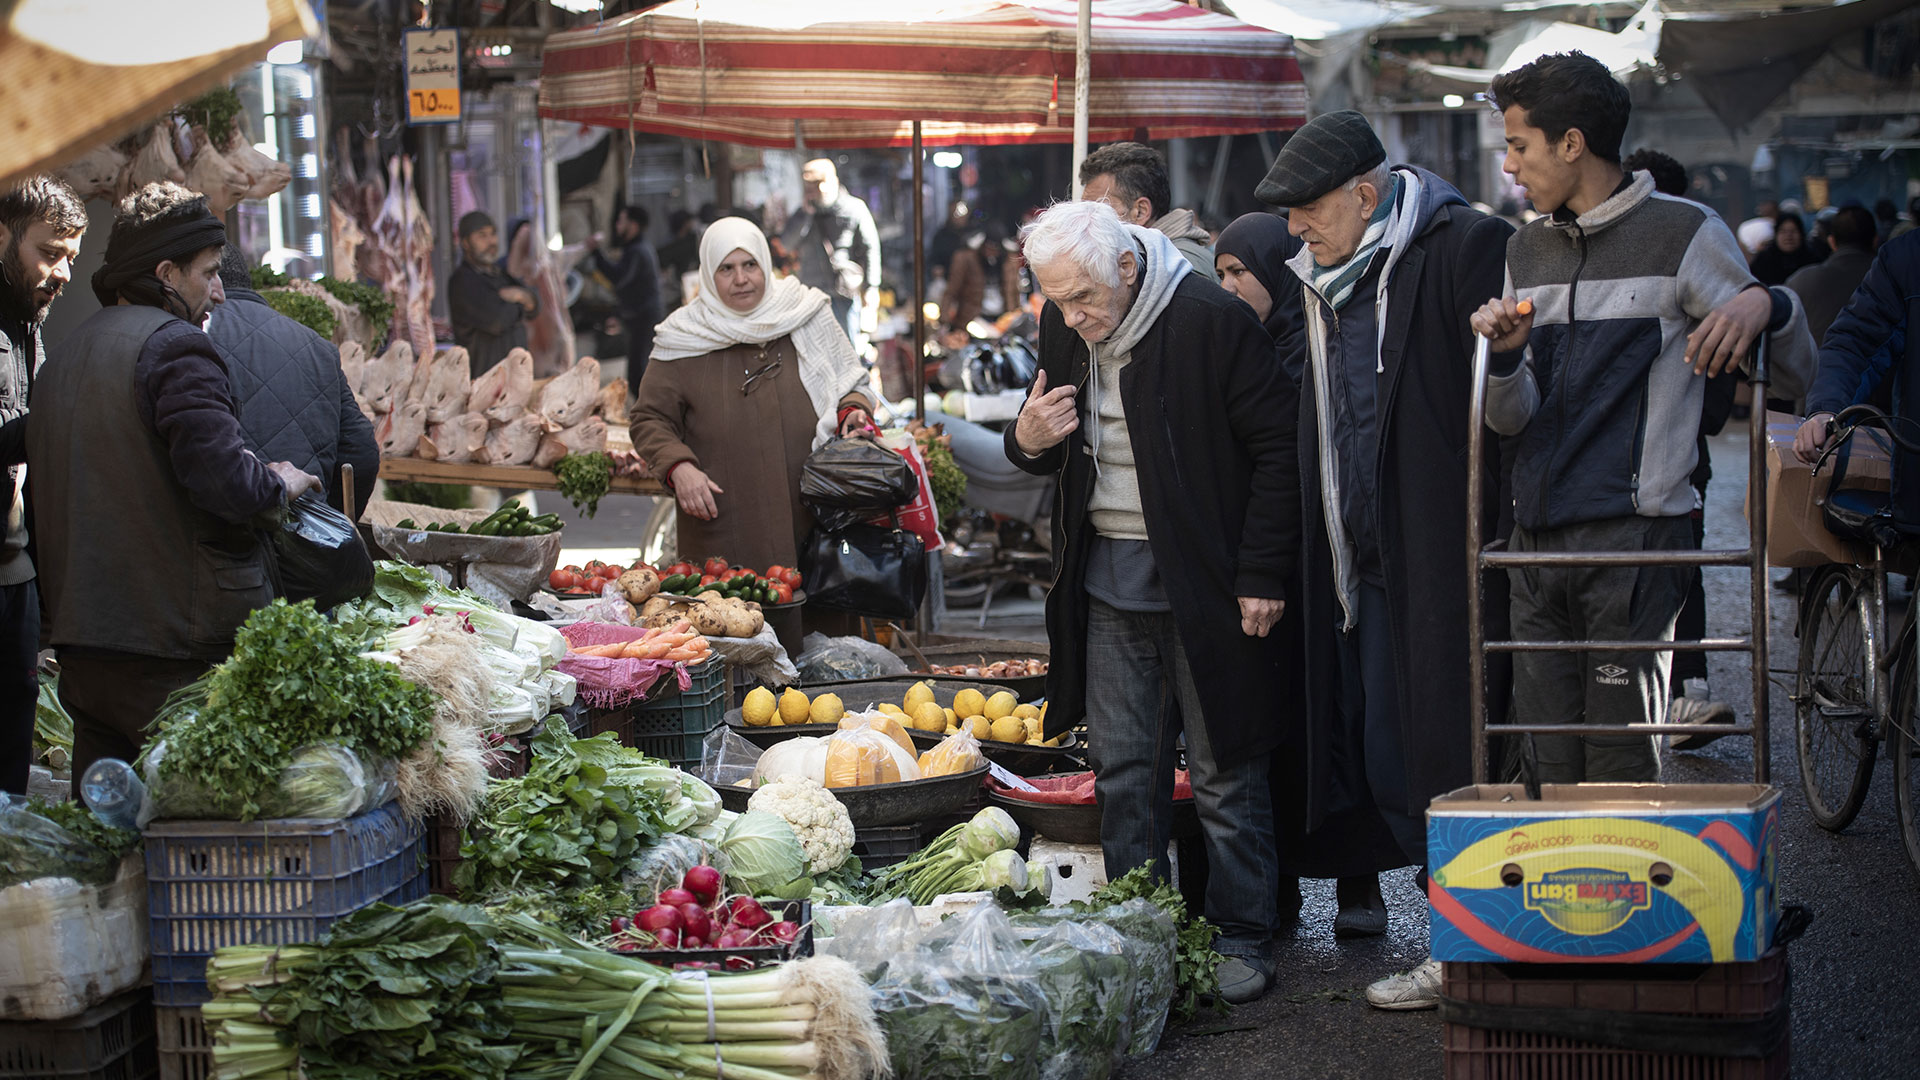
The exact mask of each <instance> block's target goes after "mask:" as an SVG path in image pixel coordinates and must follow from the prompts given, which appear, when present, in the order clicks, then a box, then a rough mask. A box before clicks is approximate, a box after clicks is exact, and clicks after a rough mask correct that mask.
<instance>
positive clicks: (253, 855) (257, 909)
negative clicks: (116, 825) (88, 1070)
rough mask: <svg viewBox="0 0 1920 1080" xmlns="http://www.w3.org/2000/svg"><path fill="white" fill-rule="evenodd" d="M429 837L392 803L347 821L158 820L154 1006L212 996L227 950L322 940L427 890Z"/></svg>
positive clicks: (150, 880)
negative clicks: (215, 966)
mask: <svg viewBox="0 0 1920 1080" xmlns="http://www.w3.org/2000/svg"><path fill="white" fill-rule="evenodd" d="M422 841H423V830H422V827H421V826H420V825H419V824H418V823H409V822H407V821H406V820H405V819H404V818H403V817H402V816H401V814H400V809H399V807H398V806H397V805H395V804H392V803H389V804H387V805H386V806H383V807H381V808H380V809H378V810H371V811H368V812H367V813H364V814H361V815H359V816H358V817H353V818H349V819H346V820H344V821H339V820H336V821H317V820H309V819H302V818H289V819H284V820H275V821H156V822H154V823H153V824H152V825H150V826H148V828H147V831H146V862H147V907H148V918H149V925H150V927H151V932H150V934H149V942H150V946H151V948H152V951H153V1000H154V1004H156V1005H163V1006H181V1005H198V1004H200V1003H201V1002H203V1001H206V1000H207V998H208V997H209V996H210V994H209V993H208V990H207V982H206V980H207V958H208V957H210V956H212V955H213V953H214V950H216V949H219V948H222V947H224V946H228V945H286V944H292V943H295V942H302V941H317V940H319V938H320V936H321V935H322V934H323V933H325V932H326V930H327V928H328V927H330V926H332V925H333V924H334V922H336V921H337V920H339V919H341V918H344V917H346V916H348V915H351V914H353V913H354V912H356V911H359V910H360V909H361V908H364V907H366V906H368V905H370V904H373V903H376V902H378V901H386V902H387V903H390V904H405V903H409V902H411V901H414V900H418V899H420V898H421V897H422V896H425V895H426V891H427V873H426V865H425V860H424V859H423V857H422V848H423V843H422Z"/></svg>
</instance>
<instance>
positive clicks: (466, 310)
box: [447, 210, 540, 375]
mask: <svg viewBox="0 0 1920 1080" xmlns="http://www.w3.org/2000/svg"><path fill="white" fill-rule="evenodd" d="M457 231H458V232H459V234H460V265H459V266H457V267H454V270H453V273H452V274H451V275H450V276H449V277H448V278H447V321H449V322H451V323H452V324H453V340H454V341H455V342H456V343H458V344H459V346H460V347H461V348H463V349H465V350H467V364H468V366H469V367H470V368H471V369H472V371H473V373H474V374H475V375H479V374H480V373H481V372H484V371H486V370H487V369H489V368H491V367H493V366H494V365H495V364H498V363H499V362H500V361H502V360H504V359H506V356H507V354H508V353H509V352H512V351H513V350H514V349H524V348H526V347H527V320H528V319H529V318H531V317H532V316H533V313H534V312H535V311H538V310H539V308H540V301H539V300H538V299H537V298H536V297H535V296H534V295H533V290H532V289H529V288H527V287H526V286H525V285H522V284H521V283H520V282H518V281H515V280H514V279H513V277H512V276H511V275H509V274H508V273H507V272H506V271H505V270H502V269H501V268H500V264H499V259H500V233H499V230H497V229H495V228H494V225H493V219H492V218H491V217H488V216H487V213H486V211H484V210H469V211H468V212H467V213H465V214H462V215H461V216H460V226H459V228H458V230H457Z"/></svg>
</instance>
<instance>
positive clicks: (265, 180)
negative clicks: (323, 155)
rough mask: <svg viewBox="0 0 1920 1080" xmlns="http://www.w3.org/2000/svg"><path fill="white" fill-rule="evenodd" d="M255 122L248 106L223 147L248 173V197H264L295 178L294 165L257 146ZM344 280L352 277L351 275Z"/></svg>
mask: <svg viewBox="0 0 1920 1080" xmlns="http://www.w3.org/2000/svg"><path fill="white" fill-rule="evenodd" d="M252 132H253V125H252V124H250V123H248V122H247V112H246V110H245V109H242V110H240V112H239V113H238V114H237V115H235V116H234V118H233V133H232V134H230V135H228V136H227V145H225V146H223V147H221V148H220V149H221V152H222V153H223V154H225V155H226V158H227V160H228V161H231V162H232V163H233V165H234V167H235V168H237V169H239V170H240V171H241V172H244V173H246V174H247V180H248V185H247V194H246V197H247V198H249V199H264V198H266V197H267V196H269V195H272V194H273V193H274V192H276V191H280V190H282V189H283V188H285V187H286V186H287V185H288V184H290V183H292V182H293V166H291V165H288V164H285V163H284V162H279V161H275V160H274V159H272V158H270V157H268V156H267V155H265V154H263V153H261V152H260V151H258V150H256V149H254V145H253V141H252V140H253V134H252ZM342 280H345V281H352V280H353V278H352V277H350V276H349V277H346V278H343V279H342Z"/></svg>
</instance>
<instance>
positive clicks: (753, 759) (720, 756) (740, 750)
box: [700, 724, 760, 788]
mask: <svg viewBox="0 0 1920 1080" xmlns="http://www.w3.org/2000/svg"><path fill="white" fill-rule="evenodd" d="M759 763H760V748H759V747H758V746H755V745H754V744H752V743H750V742H748V741H747V740H745V739H743V738H741V737H740V736H739V735H737V734H735V732H734V730H733V729H732V728H730V727H728V726H727V725H725V724H722V725H720V726H719V727H717V728H714V729H713V730H712V731H709V732H707V737H706V739H704V740H703V741H702V742H701V744H700V779H702V780H705V781H706V782H707V783H709V784H712V785H713V786H714V787H716V788H721V787H739V786H742V784H741V781H746V782H747V783H749V784H750V783H752V781H753V769H754V766H756V765H758V764H759Z"/></svg>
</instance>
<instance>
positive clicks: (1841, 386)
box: [1793, 232, 1920, 530]
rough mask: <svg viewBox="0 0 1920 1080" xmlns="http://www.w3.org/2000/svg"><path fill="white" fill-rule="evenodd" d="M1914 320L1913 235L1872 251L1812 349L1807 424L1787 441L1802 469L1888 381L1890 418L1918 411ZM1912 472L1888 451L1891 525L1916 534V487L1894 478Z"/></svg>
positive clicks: (1917, 286)
mask: <svg viewBox="0 0 1920 1080" xmlns="http://www.w3.org/2000/svg"><path fill="white" fill-rule="evenodd" d="M1916 314H1920V232H1907V233H1904V234H1902V235H1900V236H1897V237H1895V238H1893V239H1892V240H1889V241H1887V242H1886V244H1885V245H1884V246H1882V247H1881V248H1880V253H1879V254H1878V255H1875V256H1874V257H1873V265H1872V266H1870V267H1868V268H1867V276H1866V278H1865V279H1864V280H1863V281H1861V282H1860V287H1859V288H1857V289H1855V290H1854V292H1853V299H1851V300H1849V301H1847V306H1846V308H1845V309H1844V310H1842V311H1841V312H1840V314H1839V315H1838V316H1836V317H1835V318H1834V320H1833V325H1832V326H1830V327H1828V329H1827V337H1826V340H1825V341H1824V342H1822V343H1821V346H1820V371H1819V374H1817V375H1815V376H1814V379H1813V388H1812V389H1811V390H1808V391H1807V419H1806V422H1805V423H1803V424H1801V425H1800V430H1799V432H1798V433H1796V434H1795V436H1794V440H1793V448H1794V451H1795V452H1796V453H1798V454H1799V455H1800V459H1801V460H1802V461H1806V462H1809V463H1811V462H1814V461H1816V460H1818V458H1819V456H1820V452H1821V451H1822V450H1824V449H1826V446H1827V443H1828V442H1829V441H1831V439H1832V436H1833V418H1834V415H1835V414H1836V413H1838V412H1839V411H1840V410H1841V409H1844V408H1846V407H1847V406H1848V405H1853V404H1857V403H1859V402H1862V401H1866V400H1868V399H1869V398H1871V397H1873V396H1874V395H1875V392H1876V391H1877V390H1878V389H1879V388H1880V386H1881V384H1882V382H1883V381H1884V380H1885V379H1886V378H1887V377H1888V376H1889V374H1891V375H1892V376H1893V378H1894V380H1895V381H1894V384H1893V387H1892V390H1893V412H1894V414H1895V415H1896V416H1902V415H1910V414H1911V413H1912V412H1915V411H1920V409H1916V405H1915V403H1916V402H1920V396H1916V392H1920V355H1916V353H1920V335H1915V334H1914V333H1913V327H1914V322H1915V316H1916ZM1896 359H1897V360H1898V363H1897V364H1896V362H1895V361H1896ZM1905 434H1909V435H1911V434H1915V433H1914V432H1911V431H1909V432H1905ZM1917 468H1920V455H1915V454H1913V453H1912V452H1910V451H1908V450H1906V449H1904V448H1900V447H1895V449H1894V451H1893V519H1894V523H1895V524H1897V525H1899V526H1901V527H1902V528H1903V529H1910V530H1912V529H1920V484H1914V483H1912V482H1910V481H1909V482H1906V483H1903V482H1902V479H1903V476H1902V474H1904V475H1905V476H1908V477H1914V476H1920V471H1916V469H1917Z"/></svg>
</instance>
